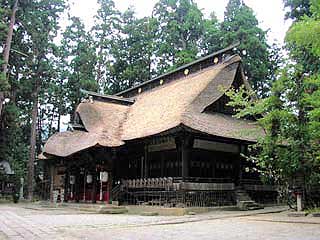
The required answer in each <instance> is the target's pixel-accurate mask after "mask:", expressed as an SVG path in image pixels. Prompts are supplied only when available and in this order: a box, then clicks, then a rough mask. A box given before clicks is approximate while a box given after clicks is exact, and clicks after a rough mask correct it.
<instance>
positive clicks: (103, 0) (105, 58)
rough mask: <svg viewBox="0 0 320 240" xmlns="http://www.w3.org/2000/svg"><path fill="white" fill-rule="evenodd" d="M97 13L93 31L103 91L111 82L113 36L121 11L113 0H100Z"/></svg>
mask: <svg viewBox="0 0 320 240" xmlns="http://www.w3.org/2000/svg"><path fill="white" fill-rule="evenodd" d="M98 4H99V5H100V8H99V9H98V12H97V15H96V16H95V26H94V27H93V28H92V30H91V31H92V33H93V36H94V41H95V48H96V49H97V50H96V51H97V67H96V71H97V76H96V77H97V83H98V84H99V88H100V90H101V91H104V90H106V91H108V89H107V87H108V85H109V84H110V82H109V81H110V64H111V60H110V56H111V53H110V51H111V48H112V42H113V38H114V37H113V36H114V35H115V34H117V29H116V28H117V26H119V24H120V12H119V11H118V10H116V9H115V4H114V2H113V1H112V0H99V1H98Z"/></svg>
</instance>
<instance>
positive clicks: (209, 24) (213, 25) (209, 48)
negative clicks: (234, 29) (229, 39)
mask: <svg viewBox="0 0 320 240" xmlns="http://www.w3.org/2000/svg"><path fill="white" fill-rule="evenodd" d="M203 24H204V32H203V35H202V40H201V45H200V47H201V51H203V52H204V54H210V53H214V52H216V51H218V50H220V49H221V48H222V39H223V35H222V32H221V26H220V23H219V21H218V19H217V17H216V15H215V14H214V12H213V13H211V14H210V18H209V19H204V23H203Z"/></svg>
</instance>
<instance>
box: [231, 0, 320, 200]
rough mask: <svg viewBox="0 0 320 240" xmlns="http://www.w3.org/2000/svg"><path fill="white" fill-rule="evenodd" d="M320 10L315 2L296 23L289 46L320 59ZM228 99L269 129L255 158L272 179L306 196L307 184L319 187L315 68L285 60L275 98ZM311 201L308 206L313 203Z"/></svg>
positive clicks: (243, 95) (242, 94)
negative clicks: (294, 188) (306, 13)
mask: <svg viewBox="0 0 320 240" xmlns="http://www.w3.org/2000/svg"><path fill="white" fill-rule="evenodd" d="M319 10H320V5H319V1H312V2H311V11H312V15H311V16H309V17H308V16H305V17H303V18H301V20H300V21H297V22H295V23H294V24H293V25H292V27H291V28H290V29H289V31H288V32H287V35H286V42H287V43H288V44H292V46H296V47H297V48H301V47H304V49H305V51H308V54H314V56H315V57H318V58H319V57H320V50H319V47H320V45H319V37H315V36H313V33H315V34H316V35H319V31H318V30H317V26H318V25H319V15H320V11H319ZM310 34H311V36H310ZM305 36H307V38H306V37H305ZM292 50H293V51H295V49H294V48H292ZM294 53H295V52H294ZM290 54H291V53H290ZM290 56H292V55H290ZM294 56H295V55H294ZM302 63H303V62H302ZM227 95H228V96H229V97H230V98H231V102H230V103H229V104H230V105H231V106H234V107H237V109H238V112H237V116H238V117H247V116H255V117H256V118H257V119H258V123H259V124H260V126H261V127H263V129H264V130H265V133H266V135H265V137H263V138H262V139H260V140H259V142H258V144H257V145H255V146H254V149H255V151H256V152H258V154H257V155H256V157H255V158H251V160H253V161H255V162H256V163H257V164H258V166H259V167H260V171H262V173H263V174H264V175H265V176H266V177H268V178H269V179H273V180H274V181H277V182H278V183H282V184H284V183H286V184H288V185H289V186H291V187H298V188H299V189H300V190H301V191H302V193H305V192H306V186H310V185H312V184H318V183H319V180H320V161H319V159H320V148H319V139H320V138H319V137H320V130H319V122H320V75H319V71H318V72H316V71H313V70H310V69H308V68H306V67H305V66H304V65H303V64H301V62H295V63H294V64H292V59H289V61H286V62H284V67H283V69H282V71H281V72H280V74H279V76H278V79H277V80H276V81H275V82H274V83H273V86H272V89H271V95H270V96H269V97H267V98H264V99H256V98H254V97H252V95H253V93H252V92H250V91H248V90H244V88H241V89H240V90H239V91H229V92H227ZM257 150H258V151H257ZM307 197H308V196H307V195H306V196H305V198H306V200H307V204H310V202H309V200H310V199H308V198H307Z"/></svg>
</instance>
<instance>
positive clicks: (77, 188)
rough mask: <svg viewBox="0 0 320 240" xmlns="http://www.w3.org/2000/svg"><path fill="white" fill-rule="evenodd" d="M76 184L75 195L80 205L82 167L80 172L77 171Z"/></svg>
mask: <svg viewBox="0 0 320 240" xmlns="http://www.w3.org/2000/svg"><path fill="white" fill-rule="evenodd" d="M75 178H76V179H75V183H74V188H75V189H74V192H75V193H74V195H75V200H76V202H77V203H78V202H79V200H80V199H79V198H80V196H79V195H80V167H79V169H78V170H76V175H75Z"/></svg>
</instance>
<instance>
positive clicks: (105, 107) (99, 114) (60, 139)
mask: <svg viewBox="0 0 320 240" xmlns="http://www.w3.org/2000/svg"><path fill="white" fill-rule="evenodd" d="M127 110H128V106H125V105H120V104H115V103H109V102H101V101H94V102H93V103H90V102H84V103H80V104H79V106H78V108H77V110H76V112H77V113H78V114H79V116H80V119H81V121H82V122H83V124H84V127H85V129H86V131H67V132H63V133H56V134H54V135H53V136H51V137H50V138H49V139H48V141H47V142H46V144H45V146H44V149H43V152H44V153H45V154H50V155H55V156H60V157H66V156H69V155H71V154H73V153H76V152H79V151H81V150H84V149H87V148H90V147H93V146H104V147H116V146H120V145H123V144H124V142H123V141H122V140H121V138H120V132H121V125H122V123H123V122H124V121H125V117H126V112H127Z"/></svg>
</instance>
